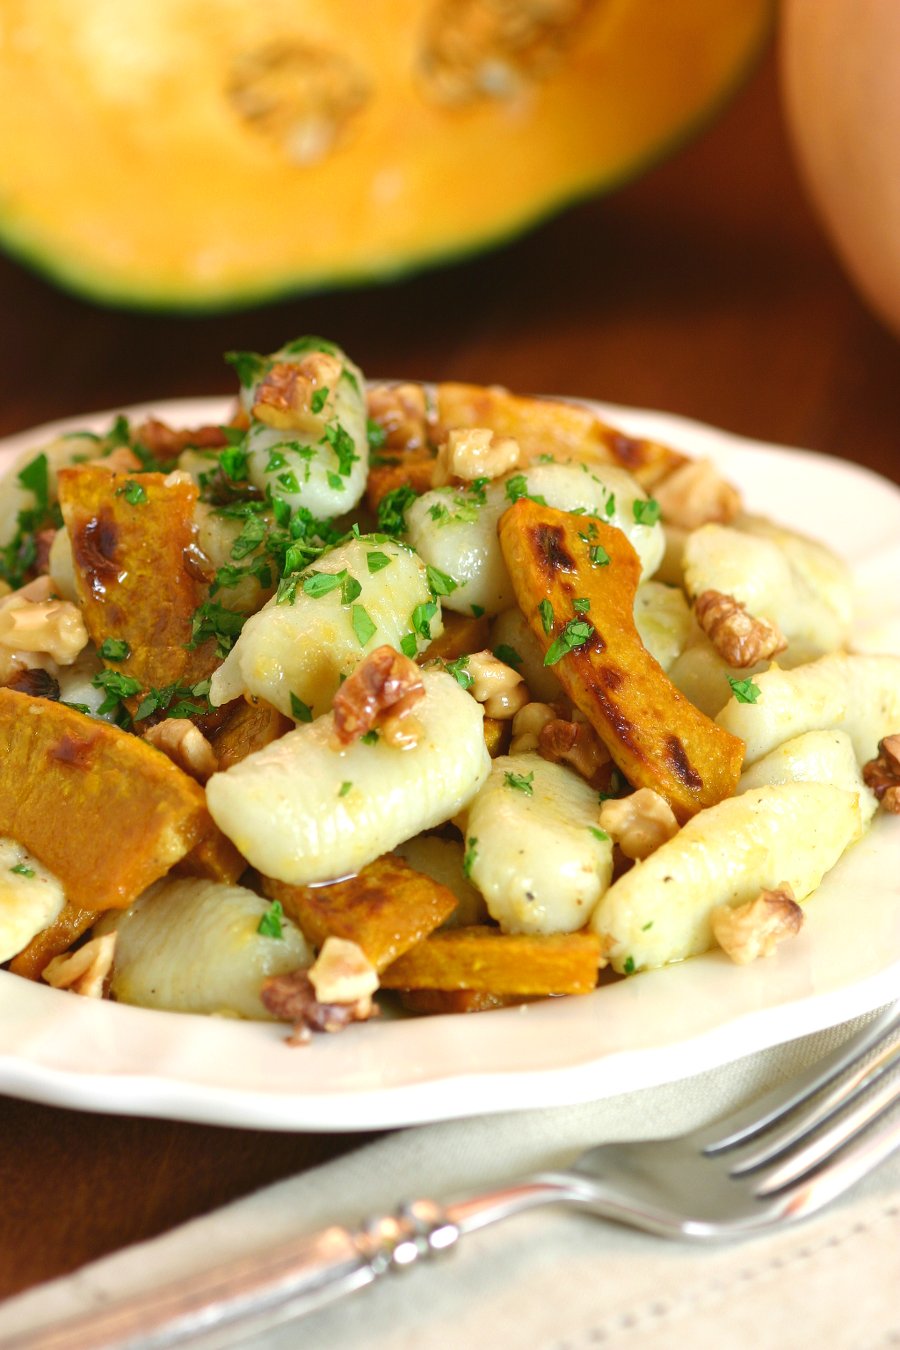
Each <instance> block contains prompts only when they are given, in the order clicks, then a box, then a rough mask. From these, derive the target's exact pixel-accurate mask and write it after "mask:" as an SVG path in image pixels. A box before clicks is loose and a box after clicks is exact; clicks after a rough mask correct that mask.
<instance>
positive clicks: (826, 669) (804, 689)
mask: <svg viewBox="0 0 900 1350" xmlns="http://www.w3.org/2000/svg"><path fill="white" fill-rule="evenodd" d="M753 682H754V684H755V685H756V686H757V688H758V689H759V697H758V699H757V701H756V702H755V703H741V702H740V701H739V700H738V699H737V698H736V697H732V698H731V699H729V701H728V703H726V704H725V707H724V708H723V709H722V710H721V712H720V713H719V714H718V716H717V717H716V721H717V722H718V724H719V726H721V727H724V728H725V730H726V731H730V732H731V733H732V734H733V735H735V736H740V738H741V740H743V741H744V742H745V743H746V746H747V749H746V751H745V754H744V767H745V768H747V767H748V766H749V765H751V764H755V763H756V761H757V760H758V759H762V757H763V755H767V754H768V753H769V751H770V750H774V749H775V748H776V746H779V745H781V744H782V743H783V742H784V741H788V740H791V739H792V738H793V737H795V736H799V735H800V734H801V733H802V732H804V731H826V730H840V731H846V733H847V735H848V736H849V737H850V739H851V741H852V742H853V750H854V753H855V755H856V758H857V760H858V761H859V763H860V764H865V763H866V761H867V760H870V759H872V758H874V756H875V755H876V753H877V750H878V742H879V741H880V740H882V739H883V738H884V737H885V736H890V735H892V734H893V733H894V732H895V731H898V730H900V656H863V655H849V654H847V653H845V652H833V653H831V654H830V655H828V656H822V657H820V658H819V660H818V661H812V662H810V663H809V664H808V665H803V666H797V667H796V668H795V669H794V670H782V669H781V668H780V667H779V666H777V665H772V666H771V667H770V668H769V669H768V670H767V671H764V672H763V674H761V675H755V676H754V677H753Z"/></svg>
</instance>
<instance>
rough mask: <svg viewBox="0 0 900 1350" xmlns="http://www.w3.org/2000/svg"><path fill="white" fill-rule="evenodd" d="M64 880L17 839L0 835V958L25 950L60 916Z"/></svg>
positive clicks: (63, 902) (64, 899)
mask: <svg viewBox="0 0 900 1350" xmlns="http://www.w3.org/2000/svg"><path fill="white" fill-rule="evenodd" d="M65 903H66V897H65V894H64V892H63V888H62V882H60V881H59V880H57V878H56V877H55V876H54V875H53V873H52V872H48V871H47V869H46V867H43V866H42V865H41V864H40V863H39V862H38V860H37V858H35V857H33V856H32V854H30V853H29V852H28V850H27V849H25V848H23V846H22V845H21V844H18V843H16V841H15V840H14V839H0V961H9V960H11V958H12V957H14V956H18V954H19V952H21V951H24V950H25V948H26V947H27V946H28V944H29V942H30V941H31V939H32V938H34V937H37V935H38V933H43V931H44V929H45V928H49V927H50V925H51V923H53V921H54V920H55V919H57V918H58V917H59V915H60V913H61V911H62V908H63V906H64V904H65Z"/></svg>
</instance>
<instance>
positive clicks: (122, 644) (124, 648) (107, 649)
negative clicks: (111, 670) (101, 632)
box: [97, 637, 131, 661]
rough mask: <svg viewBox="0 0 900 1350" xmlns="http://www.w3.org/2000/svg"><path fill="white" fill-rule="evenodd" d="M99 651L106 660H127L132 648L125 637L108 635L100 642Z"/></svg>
mask: <svg viewBox="0 0 900 1350" xmlns="http://www.w3.org/2000/svg"><path fill="white" fill-rule="evenodd" d="M97 652H98V654H99V655H100V657H101V658H102V659H103V660H104V661H127V660H128V658H129V656H130V655H131V648H130V647H129V645H128V643H127V642H126V641H125V639H124V638H112V637H108V638H104V639H103V641H102V642H101V643H100V646H99V647H98V648H97Z"/></svg>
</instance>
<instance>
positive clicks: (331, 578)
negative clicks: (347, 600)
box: [303, 567, 349, 600]
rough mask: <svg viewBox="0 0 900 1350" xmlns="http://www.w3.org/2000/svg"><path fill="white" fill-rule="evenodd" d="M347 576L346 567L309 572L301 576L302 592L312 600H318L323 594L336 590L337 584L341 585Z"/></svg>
mask: <svg viewBox="0 0 900 1350" xmlns="http://www.w3.org/2000/svg"><path fill="white" fill-rule="evenodd" d="M348 576H349V573H348V572H347V569H346V567H344V568H342V569H341V571H340V572H310V574H309V576H307V577H304V578H303V594H304V595H308V596H310V597H311V599H313V600H319V599H321V597H322V596H323V595H328V594H329V592H330V591H336V590H337V588H338V587H339V586H343V584H344V582H345V581H346V580H347V578H348Z"/></svg>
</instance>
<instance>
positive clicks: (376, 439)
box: [366, 417, 387, 450]
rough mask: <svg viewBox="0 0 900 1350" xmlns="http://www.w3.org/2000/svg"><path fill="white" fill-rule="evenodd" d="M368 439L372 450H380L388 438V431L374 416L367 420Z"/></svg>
mask: <svg viewBox="0 0 900 1350" xmlns="http://www.w3.org/2000/svg"><path fill="white" fill-rule="evenodd" d="M366 440H367V441H368V442H369V449H370V450H380V449H381V447H382V446H383V445H384V443H385V441H386V440H387V432H386V431H385V429H384V427H382V426H379V424H378V423H377V422H373V421H372V418H371V417H370V418H368V420H367V421H366Z"/></svg>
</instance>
